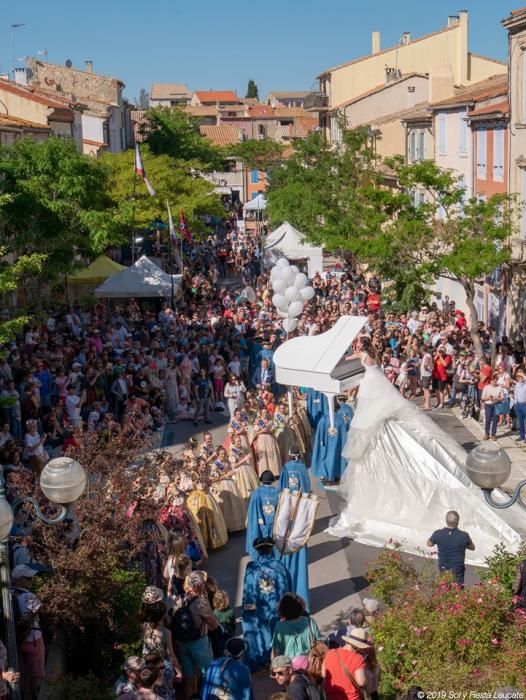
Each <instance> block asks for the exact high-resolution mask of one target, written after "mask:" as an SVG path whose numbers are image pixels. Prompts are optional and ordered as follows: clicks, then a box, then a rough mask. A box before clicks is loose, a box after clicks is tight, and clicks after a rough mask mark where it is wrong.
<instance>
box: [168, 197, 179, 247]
mask: <svg viewBox="0 0 526 700" xmlns="http://www.w3.org/2000/svg"><path fill="white" fill-rule="evenodd" d="M166 208H167V209H168V229H169V231H170V240H171V242H172V243H175V242H176V240H177V233H176V231H175V226H174V222H173V219H172V212H171V211H170V205H169V204H168V202H166Z"/></svg>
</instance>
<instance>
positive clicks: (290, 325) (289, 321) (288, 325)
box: [282, 318, 298, 333]
mask: <svg viewBox="0 0 526 700" xmlns="http://www.w3.org/2000/svg"><path fill="white" fill-rule="evenodd" d="M282 325H283V330H285V331H287V333H292V331H293V330H294V329H295V328H296V326H297V325H298V322H297V321H296V319H295V318H284V319H283V321H282Z"/></svg>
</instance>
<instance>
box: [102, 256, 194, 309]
mask: <svg viewBox="0 0 526 700" xmlns="http://www.w3.org/2000/svg"><path fill="white" fill-rule="evenodd" d="M172 278H173V290H174V293H175V294H176V293H177V292H178V290H179V289H180V288H181V279H182V275H169V274H168V273H167V272H165V271H164V270H161V268H160V267H158V266H157V265H156V264H155V263H154V262H152V261H151V260H150V259H149V258H147V257H146V256H145V255H143V256H142V257H141V258H139V260H137V262H136V263H135V264H134V265H132V266H131V267H126V268H125V269H124V270H122V272H119V273H118V274H117V275H114V276H113V277H110V279H108V280H106V282H104V283H103V284H101V285H100V286H99V287H97V289H96V290H95V296H97V297H107V298H110V297H111V298H119V299H124V298H129V297H137V298H148V297H149V298H152V297H165V298H169V297H170V295H171V293H172Z"/></svg>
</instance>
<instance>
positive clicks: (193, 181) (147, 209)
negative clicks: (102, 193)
mask: <svg viewBox="0 0 526 700" xmlns="http://www.w3.org/2000/svg"><path fill="white" fill-rule="evenodd" d="M141 155H142V159H143V162H144V167H145V169H146V173H147V175H148V179H149V180H150V182H151V183H152V185H153V187H154V189H155V192H156V195H155V196H154V197H151V196H150V194H149V193H148V190H147V189H146V187H145V185H144V183H143V182H142V180H141V179H140V178H137V179H136V181H135V188H136V192H135V225H136V227H137V228H139V229H140V228H148V227H150V226H151V223H152V221H155V220H156V219H160V220H161V221H166V219H167V213H166V202H167V201H168V202H169V203H170V205H171V208H172V216H173V217H174V220H177V217H178V213H179V209H180V208H182V209H183V210H184V213H185V217H186V220H187V222H188V225H189V226H190V230H191V231H192V234H193V233H194V232H199V231H203V230H204V225H203V222H202V220H201V219H200V218H199V217H202V216H204V215H205V214H210V215H212V216H214V215H215V216H221V215H222V214H224V208H223V206H222V204H221V200H220V198H219V196H218V195H217V194H216V193H215V192H214V186H213V184H211V183H210V182H208V181H206V180H204V179H203V178H202V177H200V176H199V175H198V173H197V170H198V168H199V164H198V163H197V162H188V163H186V162H183V161H180V160H175V159H174V158H171V157H170V156H168V155H157V156H156V155H153V154H152V153H151V152H150V150H149V148H148V147H146V146H145V147H143V148H142V149H141ZM102 160H103V162H104V165H105V167H106V168H107V170H108V172H109V174H110V182H109V187H108V194H109V196H110V197H111V199H112V201H113V205H114V209H113V211H114V216H115V218H116V219H118V220H119V221H121V222H122V223H123V226H124V230H125V231H126V236H127V237H128V239H129V237H130V234H131V226H132V222H133V210H134V201H133V190H134V177H136V176H134V174H133V160H134V154H133V151H125V152H124V153H118V154H107V155H105V156H104V157H103V159H102Z"/></svg>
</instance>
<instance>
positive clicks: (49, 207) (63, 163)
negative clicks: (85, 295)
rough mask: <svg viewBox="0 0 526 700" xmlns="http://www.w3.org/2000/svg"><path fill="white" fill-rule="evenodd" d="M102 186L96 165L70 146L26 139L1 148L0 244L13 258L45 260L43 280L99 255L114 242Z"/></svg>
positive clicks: (101, 171) (103, 180)
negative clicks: (81, 257)
mask: <svg viewBox="0 0 526 700" xmlns="http://www.w3.org/2000/svg"><path fill="white" fill-rule="evenodd" d="M107 182H108V176H107V172H106V170H105V168H104V167H103V166H102V165H101V163H100V162H99V161H97V160H95V159H93V158H90V157H89V156H84V155H82V154H81V153H79V151H78V150H77V147H76V145H75V143H74V142H73V141H69V140H65V139H59V138H54V137H52V138H49V139H47V140H46V141H43V142H41V143H37V142H35V141H33V140H32V139H30V138H28V139H20V140H19V141H16V142H15V143H14V144H13V145H11V146H5V147H3V148H1V149H0V195H1V194H4V195H8V201H7V202H4V203H3V204H2V206H1V208H0V226H2V228H3V241H4V243H5V245H6V246H7V248H8V249H10V250H13V251H15V253H16V254H17V256H18V257H21V256H26V255H28V256H31V255H33V254H39V255H41V256H42V255H44V256H46V265H45V274H46V277H47V278H48V279H49V278H51V277H53V276H55V275H57V274H59V273H63V272H66V271H68V270H70V269H71V267H72V265H73V261H74V258H75V256H76V255H77V254H79V255H87V256H89V255H92V254H95V253H100V252H102V251H103V250H104V248H105V247H107V245H109V244H111V243H113V242H114V240H115V237H118V224H119V222H118V221H117V222H115V221H114V220H113V219H112V216H111V212H110V211H109V209H108V205H109V200H108V197H107V192H106V190H107ZM101 231H103V234H102V235H101ZM43 271H44V270H43Z"/></svg>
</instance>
